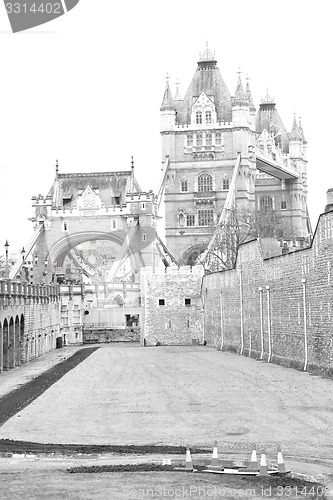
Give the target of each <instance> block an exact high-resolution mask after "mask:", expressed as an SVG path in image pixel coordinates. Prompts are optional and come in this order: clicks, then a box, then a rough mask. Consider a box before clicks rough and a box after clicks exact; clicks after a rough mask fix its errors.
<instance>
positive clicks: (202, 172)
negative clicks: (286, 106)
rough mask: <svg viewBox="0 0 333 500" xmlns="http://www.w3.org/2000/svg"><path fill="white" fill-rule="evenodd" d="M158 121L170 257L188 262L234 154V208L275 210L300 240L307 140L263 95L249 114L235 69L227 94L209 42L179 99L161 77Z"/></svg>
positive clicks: (248, 98)
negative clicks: (260, 158)
mask: <svg viewBox="0 0 333 500" xmlns="http://www.w3.org/2000/svg"><path fill="white" fill-rule="evenodd" d="M269 100H270V99H269ZM161 121H162V124H161V136H162V162H163V163H164V164H167V163H168V165H169V166H168V170H167V173H166V176H165V212H166V243H167V246H168V248H169V250H170V252H171V253H172V254H173V255H174V256H175V257H176V259H178V260H179V261H180V262H181V263H183V264H194V262H195V260H196V258H197V257H198V255H199V254H200V253H202V252H203V251H204V249H205V248H206V247H207V244H208V243H209V241H210V239H211V237H212V234H213V230H214V227H215V226H216V224H217V223H218V222H219V218H220V214H221V212H222V209H223V206H224V203H225V200H226V198H227V194H228V190H229V186H230V184H231V180H232V175H233V172H234V168H235V165H236V161H237V157H238V154H240V156H241V163H240V167H239V172H238V176H237V182H236V189H235V205H236V208H237V209H240V210H241V209H244V208H247V209H253V210H255V209H259V210H261V209H262V210H266V209H274V210H276V211H278V212H279V214H280V215H281V217H285V218H286V219H288V220H289V221H291V223H292V224H293V227H294V228H295V230H296V232H297V235H298V236H299V237H300V239H303V240H306V238H307V237H308V236H309V233H310V228H309V225H308V214H307V210H306V193H307V186H306V164H307V160H306V141H305V139H304V134H303V130H302V127H301V125H300V124H297V123H294V125H293V129H292V132H291V134H288V133H287V131H286V129H285V127H284V125H283V123H282V121H281V119H280V117H279V116H278V114H277V111H276V109H275V104H274V103H273V102H272V103H271V102H266V101H265V102H264V101H263V103H262V105H261V106H260V109H259V111H258V113H257V115H256V108H255V106H254V104H253V98H252V95H251V90H250V86H249V81H247V83H246V85H245V87H244V86H243V82H242V79H241V74H240V73H239V77H238V82H237V85H236V89H235V92H234V96H232V95H231V94H230V92H229V90H228V87H227V85H226V83H225V81H224V79H223V77H222V75H221V73H220V70H219V69H218V66H217V61H216V60H215V56H214V54H213V53H212V52H211V51H210V50H209V49H208V46H207V47H206V50H205V52H204V53H203V54H201V56H200V58H199V62H198V66H197V69H196V71H195V73H194V76H193V78H192V81H191V83H190V85H189V87H188V90H187V92H186V94H185V96H184V98H183V99H182V98H181V96H180V94H179V91H178V88H177V90H176V93H175V96H174V97H173V96H172V93H171V90H170V86H169V82H168V80H167V84H166V89H165V93H164V96H163V101H162V106H161ZM258 141H259V142H258ZM281 141H282V142H281ZM270 142H272V143H273V144H270ZM260 147H263V148H264V149H265V152H266V153H267V155H268V156H269V157H270V167H269V168H268V167H267V164H266V163H265V162H259V161H258V157H257V152H258V151H259V152H260ZM278 161H280V164H281V166H282V170H281V168H279V166H278V165H277V162H278ZM285 168H286V169H285ZM284 169H285V170H284ZM259 172H260V175H258V174H259Z"/></svg>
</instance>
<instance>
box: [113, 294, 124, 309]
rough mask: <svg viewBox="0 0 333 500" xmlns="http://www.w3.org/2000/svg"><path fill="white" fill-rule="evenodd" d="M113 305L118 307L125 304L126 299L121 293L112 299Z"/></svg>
mask: <svg viewBox="0 0 333 500" xmlns="http://www.w3.org/2000/svg"><path fill="white" fill-rule="evenodd" d="M112 305H113V306H117V307H123V306H124V299H123V298H122V297H121V296H120V295H116V296H115V297H113V299H112Z"/></svg>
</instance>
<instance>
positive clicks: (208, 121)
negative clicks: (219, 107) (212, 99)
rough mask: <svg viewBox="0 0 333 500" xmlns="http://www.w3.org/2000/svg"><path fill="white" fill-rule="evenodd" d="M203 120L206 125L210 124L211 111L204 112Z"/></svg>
mask: <svg viewBox="0 0 333 500" xmlns="http://www.w3.org/2000/svg"><path fill="white" fill-rule="evenodd" d="M205 118H206V123H212V113H211V111H206V113H205Z"/></svg>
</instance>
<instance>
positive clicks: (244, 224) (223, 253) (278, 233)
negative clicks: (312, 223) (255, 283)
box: [202, 210, 295, 272]
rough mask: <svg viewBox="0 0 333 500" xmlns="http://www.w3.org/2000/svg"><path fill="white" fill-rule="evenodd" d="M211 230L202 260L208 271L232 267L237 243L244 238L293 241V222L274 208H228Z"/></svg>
mask: <svg viewBox="0 0 333 500" xmlns="http://www.w3.org/2000/svg"><path fill="white" fill-rule="evenodd" d="M212 229H213V231H212V236H211V243H210V244H209V246H208V250H207V252H206V255H205V259H204V262H202V264H203V265H204V266H205V269H206V270H209V271H211V272H214V271H219V270H223V269H231V268H232V267H233V266H234V264H235V261H236V257H237V251H238V247H239V245H241V244H242V243H245V242H246V241H250V240H253V239H255V238H274V239H276V240H286V241H288V240H289V241H292V240H294V238H295V231H294V229H293V227H292V225H291V224H290V223H289V222H288V221H286V220H285V218H284V217H282V216H281V215H280V214H279V213H277V212H275V211H274V210H268V211H258V210H229V211H227V213H226V217H225V220H224V221H220V222H219V224H218V225H217V226H216V227H214V228H212Z"/></svg>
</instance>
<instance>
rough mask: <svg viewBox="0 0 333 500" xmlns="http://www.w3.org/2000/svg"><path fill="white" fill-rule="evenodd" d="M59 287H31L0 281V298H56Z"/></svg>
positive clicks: (15, 282)
mask: <svg viewBox="0 0 333 500" xmlns="http://www.w3.org/2000/svg"><path fill="white" fill-rule="evenodd" d="M59 293H60V287H59V285H31V284H28V283H18V282H17V281H11V280H0V296H7V297H13V296H14V297H32V298H42V297H46V298H50V297H58V296H59Z"/></svg>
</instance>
